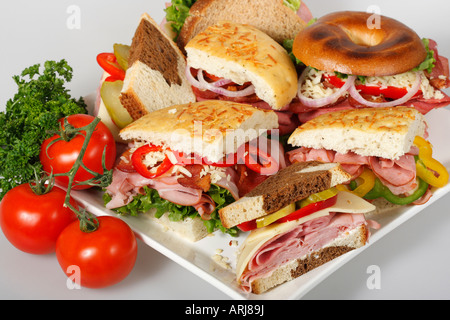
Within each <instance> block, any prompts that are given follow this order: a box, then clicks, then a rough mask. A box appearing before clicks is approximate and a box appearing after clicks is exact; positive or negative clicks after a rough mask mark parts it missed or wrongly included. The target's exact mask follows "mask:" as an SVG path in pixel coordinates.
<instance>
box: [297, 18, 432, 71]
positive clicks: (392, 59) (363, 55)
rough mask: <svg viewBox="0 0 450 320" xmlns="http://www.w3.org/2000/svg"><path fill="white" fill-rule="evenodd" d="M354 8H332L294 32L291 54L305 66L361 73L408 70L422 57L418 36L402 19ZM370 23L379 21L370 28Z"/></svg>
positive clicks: (422, 51)
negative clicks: (296, 32) (400, 20)
mask: <svg viewBox="0 0 450 320" xmlns="http://www.w3.org/2000/svg"><path fill="white" fill-rule="evenodd" d="M374 16H375V15H373V14H372V13H367V12H357V11H342V12H334V13H331V14H328V15H325V16H323V17H321V18H320V19H319V20H317V22H315V23H314V24H313V25H311V26H309V27H308V28H306V29H304V30H303V31H302V32H299V34H298V35H297V36H296V38H295V41H294V46H293V53H294V55H295V56H296V57H297V58H298V59H300V60H301V61H302V62H303V63H305V64H306V65H308V66H311V67H314V68H317V69H319V70H323V71H330V72H333V71H338V72H342V73H345V74H353V75H361V76H389V75H395V74H401V73H404V72H407V71H410V70H411V69H413V68H414V67H416V66H418V65H419V64H420V63H421V62H423V61H424V60H425V58H426V55H427V53H426V50H425V47H424V45H423V43H422V40H421V39H420V37H419V36H418V35H417V34H416V32H414V31H413V30H412V29H410V28H409V27H407V26H406V25H404V24H403V23H401V22H399V21H397V20H394V19H392V18H389V17H386V16H377V17H375V19H378V20H377V21H373V19H374ZM371 23H379V25H377V26H376V27H372V28H370V24H371Z"/></svg>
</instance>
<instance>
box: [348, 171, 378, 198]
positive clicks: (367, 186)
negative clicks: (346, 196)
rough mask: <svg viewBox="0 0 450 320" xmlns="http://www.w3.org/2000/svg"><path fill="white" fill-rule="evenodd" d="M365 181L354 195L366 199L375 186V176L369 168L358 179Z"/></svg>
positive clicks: (355, 190)
mask: <svg viewBox="0 0 450 320" xmlns="http://www.w3.org/2000/svg"><path fill="white" fill-rule="evenodd" d="M358 178H361V179H362V180H363V182H362V183H361V184H360V185H358V186H357V187H356V188H355V189H354V190H353V191H352V193H353V194H355V195H357V196H359V197H364V196H365V195H366V194H367V193H368V192H369V191H370V190H372V189H373V186H374V185H375V178H376V177H375V174H374V173H373V172H372V170H370V169H369V168H365V169H364V171H363V173H361V175H360V176H359V177H358Z"/></svg>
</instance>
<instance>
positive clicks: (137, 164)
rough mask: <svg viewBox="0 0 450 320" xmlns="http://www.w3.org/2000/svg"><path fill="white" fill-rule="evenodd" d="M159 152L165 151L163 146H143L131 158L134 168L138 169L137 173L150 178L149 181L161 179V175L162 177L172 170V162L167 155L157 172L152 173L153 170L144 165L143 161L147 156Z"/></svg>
mask: <svg viewBox="0 0 450 320" xmlns="http://www.w3.org/2000/svg"><path fill="white" fill-rule="evenodd" d="M159 151H163V148H162V147H161V146H155V145H152V144H146V145H143V146H142V147H139V148H137V149H136V150H135V151H134V152H133V155H132V156H131V162H132V163H133V167H134V168H135V169H136V171H137V172H138V173H139V174H140V175H141V176H143V177H146V178H149V179H153V178H156V177H159V176H160V175H162V174H163V173H165V172H166V171H168V170H169V169H170V168H172V166H173V164H172V162H171V161H170V159H169V157H167V155H166V157H165V158H164V160H163V161H162V162H161V163H160V164H159V165H158V167H157V169H156V171H155V172H151V169H152V168H148V167H147V166H146V165H145V164H144V163H143V161H142V160H143V157H144V156H145V155H146V154H148V153H150V152H159Z"/></svg>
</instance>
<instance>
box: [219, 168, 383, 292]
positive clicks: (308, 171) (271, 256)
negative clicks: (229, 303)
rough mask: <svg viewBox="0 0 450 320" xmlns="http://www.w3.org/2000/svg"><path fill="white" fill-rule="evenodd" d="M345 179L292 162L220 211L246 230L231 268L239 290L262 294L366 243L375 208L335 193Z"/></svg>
mask: <svg viewBox="0 0 450 320" xmlns="http://www.w3.org/2000/svg"><path fill="white" fill-rule="evenodd" d="M350 178H351V175H349V174H348V173H346V172H345V171H343V170H342V168H340V166H339V164H336V163H322V162H319V161H309V162H302V163H300V162H297V163H294V164H292V165H289V166H287V167H286V168H284V169H282V170H280V171H278V173H277V174H275V175H273V176H271V177H269V178H268V179H267V180H265V181H264V182H262V183H261V184H259V185H258V186H257V187H256V188H255V189H253V190H252V191H251V192H250V193H249V194H247V195H245V196H244V197H242V198H240V199H239V200H238V201H236V202H234V203H232V204H230V205H228V206H226V207H225V208H222V209H221V210H220V214H221V219H222V221H223V223H224V224H225V223H226V221H227V220H231V221H235V222H234V223H238V222H241V221H245V222H241V223H240V228H244V230H246V231H249V233H248V236H247V238H246V239H245V241H244V243H243V244H242V245H241V247H240V248H239V249H238V256H237V263H236V280H237V282H238V284H239V286H240V288H241V289H242V290H244V291H245V292H248V293H255V294H261V293H264V292H266V291H268V290H270V289H272V288H274V287H276V286H278V285H280V284H282V283H284V282H287V281H290V280H293V279H294V278H297V277H299V276H301V275H302V274H305V273H307V272H309V271H310V270H312V269H314V268H316V267H318V266H320V265H322V264H324V263H326V262H328V261H331V260H333V259H335V258H337V257H338V256H340V255H342V254H345V253H347V252H349V251H351V250H353V249H356V248H360V247H362V246H364V245H365V244H366V243H367V241H368V239H369V236H370V228H379V225H378V224H377V223H376V222H374V221H371V220H366V218H365V215H364V214H367V213H370V212H373V211H374V210H375V206H374V205H372V204H371V203H369V202H368V201H366V200H364V199H362V198H360V197H358V196H356V195H354V194H352V193H350V192H347V191H339V190H338V188H337V186H338V185H341V184H342V183H346V182H347V181H349V179H350ZM234 223H233V224H234Z"/></svg>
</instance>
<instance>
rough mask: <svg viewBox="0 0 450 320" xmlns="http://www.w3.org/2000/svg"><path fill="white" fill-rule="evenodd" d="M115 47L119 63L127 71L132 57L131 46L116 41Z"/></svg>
mask: <svg viewBox="0 0 450 320" xmlns="http://www.w3.org/2000/svg"><path fill="white" fill-rule="evenodd" d="M113 48H114V55H115V56H116V59H117V63H118V64H119V65H120V66H121V67H122V69H123V70H125V71H126V70H127V69H128V60H129V58H130V46H128V45H126V44H119V43H114V46H113Z"/></svg>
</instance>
